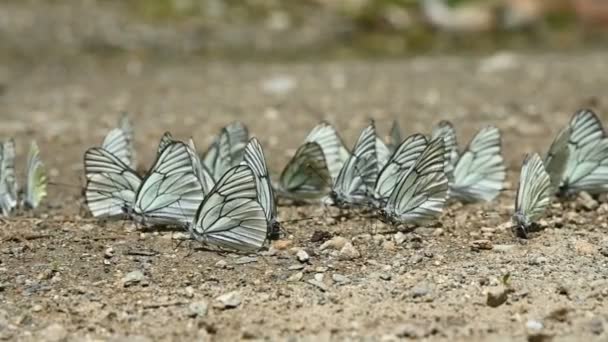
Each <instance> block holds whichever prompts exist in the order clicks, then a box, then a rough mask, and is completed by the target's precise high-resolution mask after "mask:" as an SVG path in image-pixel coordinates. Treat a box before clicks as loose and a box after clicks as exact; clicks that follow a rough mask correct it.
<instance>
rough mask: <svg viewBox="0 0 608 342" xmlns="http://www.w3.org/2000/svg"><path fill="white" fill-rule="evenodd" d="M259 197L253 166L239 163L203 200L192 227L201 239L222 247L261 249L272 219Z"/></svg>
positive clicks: (249, 250) (193, 231)
mask: <svg viewBox="0 0 608 342" xmlns="http://www.w3.org/2000/svg"><path fill="white" fill-rule="evenodd" d="M257 198H258V195H257V189H256V182H255V180H254V174H253V171H252V170H251V168H250V167H249V166H248V165H238V166H235V167H233V168H231V169H229V170H228V171H227V172H226V173H225V174H224V175H223V176H222V177H221V178H220V179H219V180H218V182H217V183H216V184H215V187H214V188H213V189H212V190H211V192H210V193H209V195H208V196H207V197H206V198H205V200H204V201H203V203H201V205H200V207H199V208H198V211H197V212H196V215H195V217H194V220H193V222H192V224H191V225H190V226H189V230H190V232H191V233H192V235H193V236H194V237H195V238H196V239H197V240H198V241H201V242H203V243H206V244H210V245H213V246H216V247H219V248H222V249H231V250H236V251H243V252H254V251H256V250H259V249H260V248H262V247H263V246H264V243H265V242H266V239H267V236H268V222H267V219H266V214H265V212H264V209H263V208H262V206H261V205H260V204H259V203H258V201H257Z"/></svg>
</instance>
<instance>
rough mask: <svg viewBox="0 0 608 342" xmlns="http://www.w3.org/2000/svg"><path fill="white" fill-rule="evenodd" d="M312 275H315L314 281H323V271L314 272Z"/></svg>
mask: <svg viewBox="0 0 608 342" xmlns="http://www.w3.org/2000/svg"><path fill="white" fill-rule="evenodd" d="M314 277H315V280H316V281H318V282H323V278H325V277H324V276H323V273H316V274H315V275H314Z"/></svg>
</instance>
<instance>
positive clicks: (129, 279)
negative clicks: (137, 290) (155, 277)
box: [122, 270, 146, 287]
mask: <svg viewBox="0 0 608 342" xmlns="http://www.w3.org/2000/svg"><path fill="white" fill-rule="evenodd" d="M145 279H146V276H144V273H143V272H142V271H140V270H137V271H131V272H129V273H127V275H125V276H124V277H123V278H122V286H124V287H129V286H133V285H136V284H139V283H141V282H143V281H144V280H145Z"/></svg>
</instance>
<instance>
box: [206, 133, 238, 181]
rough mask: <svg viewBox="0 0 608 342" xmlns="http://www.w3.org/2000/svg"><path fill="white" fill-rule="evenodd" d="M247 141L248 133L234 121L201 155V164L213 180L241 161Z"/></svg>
mask: <svg viewBox="0 0 608 342" xmlns="http://www.w3.org/2000/svg"><path fill="white" fill-rule="evenodd" d="M248 141H249V131H248V130H247V127H246V126H245V125H244V124H243V123H241V122H238V121H235V122H232V123H230V124H228V125H227V126H226V127H224V128H222V130H221V131H220V134H219V136H217V137H215V139H214V140H213V142H212V143H211V145H210V146H209V148H208V149H207V151H206V152H205V154H204V155H203V158H202V160H203V164H204V165H205V167H206V168H207V169H208V170H209V171H210V172H211V175H213V177H214V178H219V177H220V176H222V175H223V174H224V172H226V171H227V170H228V169H229V168H231V167H232V166H235V165H238V164H239V163H240V162H241V161H242V160H243V153H244V151H245V146H247V142H248Z"/></svg>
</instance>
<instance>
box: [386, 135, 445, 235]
mask: <svg viewBox="0 0 608 342" xmlns="http://www.w3.org/2000/svg"><path fill="white" fill-rule="evenodd" d="M443 144H444V143H443V140H442V139H435V140H433V141H431V142H430V143H429V144H428V145H427V146H426V148H425V149H424V151H423V152H422V153H421V154H420V156H419V157H418V159H417V160H416V162H415V163H414V166H413V167H412V168H410V169H409V171H407V172H406V173H405V174H404V175H402V176H401V178H400V179H399V181H398V182H397V184H396V187H395V189H394V190H393V191H392V193H391V195H390V196H389V198H388V201H387V202H386V205H385V207H384V209H383V210H382V213H381V215H382V216H384V218H385V219H387V220H388V221H390V222H391V223H394V224H401V223H413V224H420V223H423V222H427V221H431V220H434V219H436V218H437V217H439V216H440V215H441V213H442V211H443V208H444V205H445V202H446V199H447V193H448V179H447V176H446V174H445V172H444V162H445V161H444V158H445V151H444V148H443Z"/></svg>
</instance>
